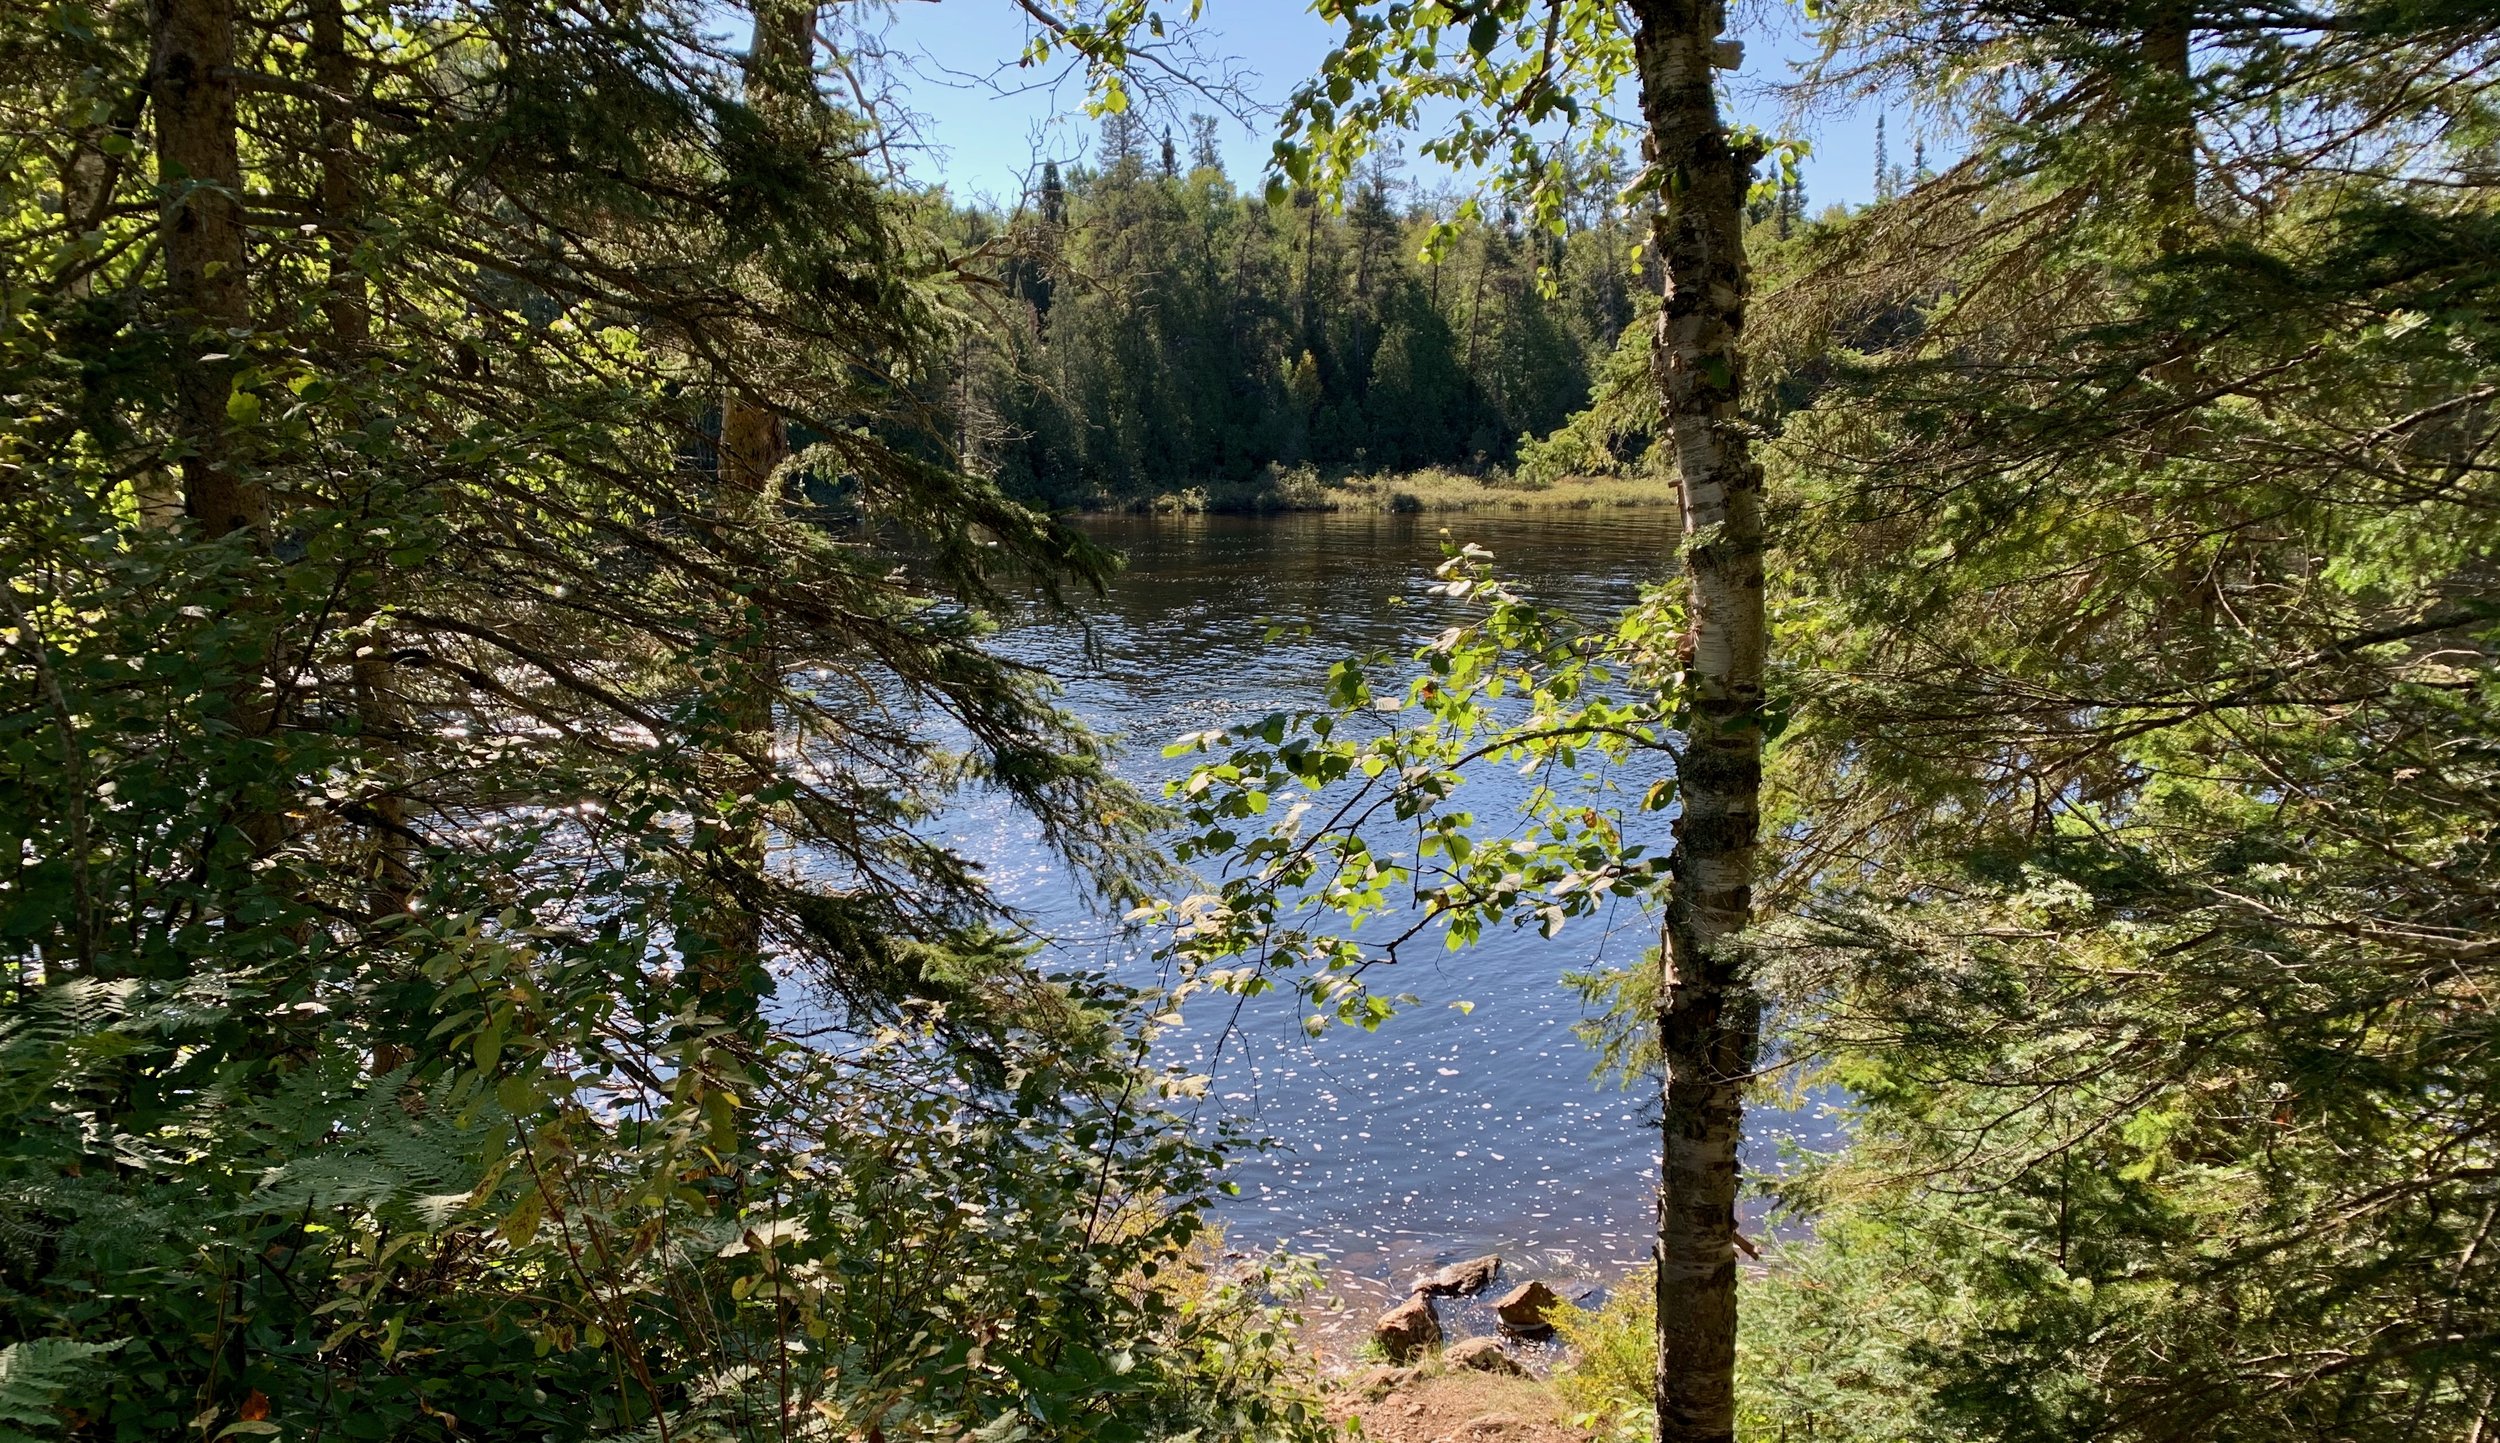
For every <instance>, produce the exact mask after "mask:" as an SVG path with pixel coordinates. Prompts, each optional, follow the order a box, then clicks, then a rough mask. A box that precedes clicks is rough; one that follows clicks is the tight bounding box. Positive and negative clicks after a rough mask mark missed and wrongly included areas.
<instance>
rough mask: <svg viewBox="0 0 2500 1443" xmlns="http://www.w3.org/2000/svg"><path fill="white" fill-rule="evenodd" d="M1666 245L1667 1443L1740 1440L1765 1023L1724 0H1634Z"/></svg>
mask: <svg viewBox="0 0 2500 1443" xmlns="http://www.w3.org/2000/svg"><path fill="white" fill-rule="evenodd" d="M1631 9H1632V12H1633V16H1634V19H1635V24H1636V27H1637V28H1636V30H1635V32H1634V44H1635V48H1636V51H1637V55H1638V60H1639V65H1640V76H1641V109H1642V115H1643V118H1644V120H1645V121H1646V122H1647V129H1648V148H1649V152H1650V155H1649V159H1650V163H1651V164H1652V165H1654V166H1655V167H1657V174H1658V175H1659V176H1660V177H1661V182H1662V183H1661V199H1662V202H1663V203H1662V205H1661V206H1660V209H1659V211H1658V214H1657V218H1656V220H1655V222H1654V224H1653V231H1652V235H1653V246H1654V250H1655V253H1656V255H1657V257H1658V259H1659V262H1660V264H1661V266H1662V268H1663V269H1664V271H1665V273H1666V279H1665V305H1664V307H1663V308H1662V310H1661V312H1660V315H1659V318H1658V335H1657V342H1656V345H1655V347H1654V348H1653V352H1652V357H1653V359H1652V365H1653V368H1654V371H1655V375H1656V379H1657V383H1658V388H1659V394H1660V400H1661V402H1662V405H1663V407H1664V422H1665V426H1666V431H1667V435H1668V437H1669V439H1670V441H1671V443H1672V446H1673V449H1674V453H1675V462H1676V469H1677V475H1678V479H1679V482H1680V485H1681V489H1682V497H1683V510H1684V556H1683V563H1684V574H1685V577H1686V585H1687V591H1688V606H1689V626H1690V630H1689V632H1688V633H1687V636H1686V638H1685V646H1686V647H1687V649H1688V651H1689V657H1688V660H1687V662H1686V669H1685V671H1686V674H1685V684H1686V685H1687V687H1688V688H1689V689H1690V695H1689V702H1690V721H1689V723H1688V725H1687V734H1686V742H1685V752H1684V758H1683V761H1682V764H1681V767H1680V769H1679V770H1680V775H1679V779H1678V788H1679V794H1680V796H1681V800H1682V810H1681V813H1680V815H1679V816H1678V818H1677V820H1676V823H1675V846H1674V852H1673V858H1672V884H1671V890H1670V892H1669V896H1668V904H1667V917H1666V927H1665V939H1664V940H1665V949H1664V950H1665V967H1666V977H1665V986H1664V987H1663V989H1662V992H1661V1002H1660V1010H1659V1018H1658V1025H1659V1037H1660V1044H1661V1048H1662V1051H1663V1055H1664V1063H1665V1067H1664V1071H1665V1127H1664V1131H1663V1136H1662V1138H1661V1153H1662V1164H1661V1176H1660V1185H1659V1193H1658V1251H1657V1260H1658V1389H1657V1398H1658V1437H1659V1439H1660V1443H1727V1440H1731V1439H1733V1438H1734V1437H1735V1432H1736V1384H1735V1368H1736V1187H1737V1144H1738V1141H1739V1140H1740V1137H1741V1134H1742V1128H1743V1120H1744V1119H1743V1102H1744V1091H1745V1085H1746V1080H1747V1078H1748V1076H1749V1074H1750V1073H1751V1072H1752V1070H1753V1064H1754V1053H1755V1039H1756V1033H1757V1031H1758V1028H1759V1025H1760V1014H1761V1009H1760V1006H1759V1003H1758V1002H1757V1000H1756V999H1755V997H1754V994H1753V992H1752V990H1751V988H1750V985H1749V984H1748V983H1747V981H1746V979H1745V977H1744V975H1743V968H1742V958H1741V952H1740V934H1741V933H1742V932H1743V931H1744V929H1745V926H1746V924H1747V923H1748V921H1749V920H1750V919H1751V913H1752V909H1753V874H1754V860H1755V850H1756V846H1757V837H1758V832H1759V820H1758V818H1759V810H1760V801H1759V798H1760V792H1761V784H1762V702H1763V664H1764V658H1765V654H1766V651H1767V638H1766V636H1765V627H1764V618H1763V597H1762V564H1763V550H1764V533H1763V518H1762V471H1761V468H1760V466H1758V465H1757V464H1756V463H1755V462H1754V460H1753V458H1752V455H1751V449H1750V445H1749V441H1748V431H1747V428H1746V426H1745V423H1744V420H1743V418H1742V416H1741V415H1740V413H1739V410H1738V401H1739V398H1740V393H1741V390H1742V383H1743V378H1744V364H1743V359H1742V357H1741V356H1740V354H1739V350H1738V340H1739V337H1740V335H1741V333H1742V331H1743V329H1744V323H1745V302H1746V292H1747V289H1748V285H1749V282H1748V278H1747V274H1746V266H1745V250H1744V219H1745V195H1746V191H1747V189H1748V187H1749V186H1750V185H1751V184H1752V179H1753V164H1754V161H1755V160H1757V159H1759V154H1758V152H1755V151H1753V150H1752V149H1750V148H1747V147H1740V146H1738V145H1737V144H1736V143H1735V142H1734V141H1733V140H1731V138H1730V137H1729V135H1728V133H1727V130H1726V127H1725V126H1724V125H1723V124H1722V123H1721V120H1720V116H1719V108H1718V99H1717V95H1716V89H1715V77H1714V75H1713V68H1714V65H1713V62H1714V59H1715V58H1716V55H1717V51H1716V47H1717V44H1718V39H1719V33H1720V31H1721V30H1722V29H1723V28H1724V26H1725V23H1726V9H1725V6H1724V4H1723V3H1719V0H1635V3H1633V4H1632V6H1631Z"/></svg>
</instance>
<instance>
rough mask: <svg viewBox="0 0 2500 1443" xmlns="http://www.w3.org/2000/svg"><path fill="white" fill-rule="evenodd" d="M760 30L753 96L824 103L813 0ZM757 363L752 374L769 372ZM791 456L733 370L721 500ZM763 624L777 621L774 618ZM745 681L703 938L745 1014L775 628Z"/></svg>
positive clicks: (757, 101)
mask: <svg viewBox="0 0 2500 1443" xmlns="http://www.w3.org/2000/svg"><path fill="white" fill-rule="evenodd" d="M752 13H753V15H754V19H755V34H754V39H753V41H752V43H751V44H750V46H749V48H748V51H747V65H746V82H747V103H748V104H750V105H753V106H755V107H756V108H757V109H758V110H761V111H763V112H765V113H766V114H767V115H768V116H770V117H773V118H774V119H776V120H786V119H790V118H792V117H793V115H794V113H795V112H798V111H802V110H804V109H806V108H809V107H812V106H813V105H814V104H815V87H816V81H815V72H814V64H815V54H816V6H815V5H814V4H813V3H812V0H765V3H761V4H758V5H756V6H755V7H754V9H753V12H752ZM766 369H767V368H766V367H765V366H763V365H761V364H754V363H750V364H749V365H748V366H747V367H746V370H747V372H748V374H749V375H760V374H763V373H764V372H765V371H766ZM789 459H790V431H789V425H788V423H787V421H785V420H784V419H783V417H782V415H781V413H780V412H778V411H776V410H774V409H773V408H772V407H771V406H770V405H769V404H767V403H766V402H764V401H763V400H762V399H761V398H759V397H757V396H755V395H754V394H752V393H750V392H749V391H748V390H746V389H745V388H743V387H742V386H741V385H740V384H739V383H738V381H737V380H736V379H734V378H733V380H732V382H731V384H730V386H729V388H728V390H727V391H726V393H725V394H724V396H723V398H722V402H721V434H720V459H719V464H718V475H719V479H720V483H721V490H722V497H721V500H722V504H723V506H724V507H725V508H727V507H739V508H743V509H746V510H747V511H749V512H750V513H751V514H752V515H755V516H757V517H762V516H764V515H766V514H767V513H769V512H770V511H771V510H772V509H773V508H775V507H777V506H778V505H779V504H780V498H779V496H778V494H777V487H778V485H779V481H778V477H779V475H780V471H781V467H782V464H783V463H784V462H786V461H788V460H789ZM758 625H759V626H761V627H763V628H765V629H769V627H770V619H769V618H765V619H763V620H762V621H760V622H759V623H758ZM738 661H739V664H740V667H741V670H742V671H743V672H744V674H745V675H744V679H743V681H742V682H741V683H740V684H739V685H738V687H737V689H736V691H735V692H734V693H733V695H732V696H731V698H730V703H729V712H730V715H729V717H728V718H727V720H728V722H729V724H730V728H731V731H732V733H733V736H734V749H735V754H734V755H733V756H732V757H731V758H730V763H729V764H730V767H731V768H732V770H733V771H735V772H737V773H738V779H737V781H736V783H735V787H736V790H737V792H738V793H739V796H740V800H741V801H742V802H743V803H744V811H745V814H746V815H745V817H744V819H743V820H741V821H738V822H734V823H732V824H730V825H728V826H725V827H724V828H723V831H722V835H721V837H720V840H719V846H718V851H719V856H720V860H721V866H722V871H723V873H724V877H725V880H729V881H730V882H731V885H730V886H727V887H724V888H722V889H721V894H720V895H719V896H717V897H716V899H715V901H714V904H713V909H712V910H713V917H712V922H711V924H710V926H709V927H708V929H707V931H708V933H709V935H708V936H707V937H706V938H705V939H704V942H705V944H706V950H705V955H704V957H703V959H702V963H701V980H702V985H703V988H704V990H705V991H706V992H708V993H711V994H713V995H714V996H715V997H717V998H720V999H722V1000H723V1001H724V1002H725V1003H726V1004H727V1005H728V1006H729V1007H731V1008H732V1009H734V1010H735V1011H737V1012H738V1013H740V1014H741V1015H744V1014H747V1013H750V1012H752V1010H753V1009H754V1008H755V1006H756V1005H757V1002H758V999H757V997H756V985H755V979H756V977H757V976H758V973H759V971H760V969H761V967H762V965H763V918H762V915H761V913H760V911H759V910H758V905H759V903H758V900H757V899H756V898H754V897H751V896H748V895H743V893H745V891H746V890H747V889H746V888H745V887H743V886H741V885H738V881H739V880H740V879H755V878H760V877H761V875H762V873H763V871H764V867H765V833H764V825H763V822H762V819H761V818H760V817H757V816H755V815H753V811H754V808H755V807H756V805H757V802H756V797H757V796H758V794H760V793H761V792H762V791H763V790H764V789H765V788H766V787H768V786H770V785H771V784H772V781H773V776H772V768H771V762H770V758H771V756H772V748H773V692H774V684H773V683H774V675H773V673H774V669H775V666H776V663H775V661H774V658H773V653H772V642H771V638H770V637H769V636H759V637H756V638H754V639H752V640H751V641H750V642H749V644H747V645H745V646H742V647H741V648H740V649H739V656H738Z"/></svg>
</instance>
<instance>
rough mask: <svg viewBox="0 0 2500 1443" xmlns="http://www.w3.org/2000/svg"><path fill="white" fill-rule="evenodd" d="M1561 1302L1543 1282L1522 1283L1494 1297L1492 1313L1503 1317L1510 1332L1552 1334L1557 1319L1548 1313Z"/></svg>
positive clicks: (1503, 1321)
mask: <svg viewBox="0 0 2500 1443" xmlns="http://www.w3.org/2000/svg"><path fill="white" fill-rule="evenodd" d="M1561 1301H1562V1299H1561V1298H1559V1297H1556V1296H1555V1295H1554V1290H1553V1289H1552V1288H1549V1287H1547V1286H1545V1284H1543V1283H1539V1282H1526V1283H1521V1284H1520V1285H1519V1286H1518V1287H1515V1288H1513V1289H1511V1290H1510V1291H1509V1292H1507V1293H1504V1294H1502V1296H1500V1297H1499V1298H1496V1299H1495V1300H1494V1302H1493V1315H1494V1316H1495V1317H1497V1318H1500V1319H1501V1320H1502V1327H1503V1328H1504V1330H1506V1331H1508V1332H1513V1333H1550V1332H1552V1331H1553V1330H1554V1322H1553V1319H1552V1318H1551V1317H1550V1316H1549V1314H1551V1312H1552V1311H1553V1308H1554V1305H1555V1304H1556V1303H1559V1302H1561Z"/></svg>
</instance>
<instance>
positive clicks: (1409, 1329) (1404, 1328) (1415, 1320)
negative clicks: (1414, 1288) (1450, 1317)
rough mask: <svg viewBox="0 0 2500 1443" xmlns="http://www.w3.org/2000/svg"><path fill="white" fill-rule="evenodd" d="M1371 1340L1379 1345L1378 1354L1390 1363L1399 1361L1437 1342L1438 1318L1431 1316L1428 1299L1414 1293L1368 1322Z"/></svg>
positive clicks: (1438, 1333) (1439, 1330)
mask: <svg viewBox="0 0 2500 1443" xmlns="http://www.w3.org/2000/svg"><path fill="white" fill-rule="evenodd" d="M1372 1341H1373V1342H1375V1343H1378V1344H1379V1345H1380V1351H1381V1354H1382V1356H1384V1357H1386V1358H1388V1359H1389V1360H1390V1361H1391V1362H1393V1363H1403V1362H1405V1361H1406V1360H1407V1359H1409V1358H1412V1357H1414V1356H1415V1355H1416V1354H1417V1353H1420V1352H1422V1351H1424V1350H1425V1349H1426V1348H1436V1347H1439V1346H1440V1345H1441V1320H1440V1319H1439V1318H1437V1317H1434V1316H1433V1313H1432V1300H1431V1299H1430V1298H1427V1297H1425V1296H1424V1295H1423V1294H1421V1293H1417V1294H1415V1295H1414V1296H1413V1297H1410V1298H1408V1299H1407V1300H1406V1301H1405V1302H1403V1303H1400V1304H1398V1305H1397V1306H1396V1307H1394V1308H1391V1309H1390V1310H1389V1311H1387V1312H1385V1313H1383V1314H1381V1315H1380V1321H1379V1322H1377V1323H1374V1324H1372Z"/></svg>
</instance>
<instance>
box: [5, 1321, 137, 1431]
mask: <svg viewBox="0 0 2500 1443" xmlns="http://www.w3.org/2000/svg"><path fill="white" fill-rule="evenodd" d="M125 1341H127V1340H126V1339H115V1340H114V1341H112V1342H110V1343H77V1342H72V1341H70V1340H69V1339H67V1338H37V1339H35V1340H34V1341H32V1342H29V1343H11V1344H10V1345H9V1346H7V1347H6V1348H0V1425H6V1424H10V1423H19V1424H24V1425H25V1426H26V1427H29V1428H35V1429H40V1430H41V1431H42V1432H43V1433H46V1434H50V1433H57V1432H59V1431H60V1427H61V1417H60V1414H59V1413H58V1412H57V1411H55V1402H56V1400H57V1399H59V1398H60V1396H61V1395H62V1394H63V1393H65V1392H67V1391H69V1389H70V1388H71V1386H72V1385H74V1384H76V1383H77V1382H78V1381H79V1379H80V1378H81V1377H83V1376H84V1375H85V1374H86V1371H87V1369H88V1368H89V1367H90V1366H91V1365H92V1364H93V1363H94V1362H95V1360H96V1359H97V1358H99V1357H102V1356H103V1355H104V1354H106V1353H109V1352H112V1351H113V1350H114V1349H115V1348H118V1347H120V1346H121V1345H122V1343H123V1342H125ZM30 1436H31V1435H29V1434H26V1433H21V1432H19V1431H17V1430H16V1429H14V1428H10V1427H6V1426H0V1443H18V1440H21V1439H26V1438H28V1437H30Z"/></svg>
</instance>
